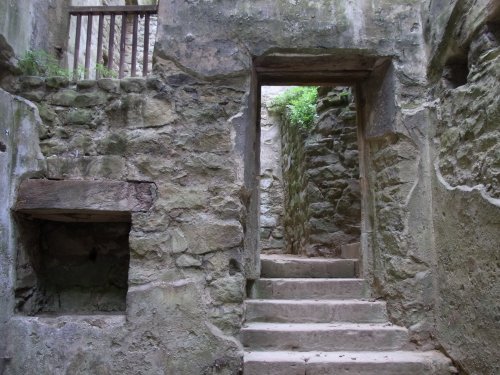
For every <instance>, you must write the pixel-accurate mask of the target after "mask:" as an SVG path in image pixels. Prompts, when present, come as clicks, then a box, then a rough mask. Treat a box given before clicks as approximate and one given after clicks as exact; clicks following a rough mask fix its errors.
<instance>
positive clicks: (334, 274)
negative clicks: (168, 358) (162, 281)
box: [241, 255, 453, 375]
mask: <svg viewBox="0 0 500 375" xmlns="http://www.w3.org/2000/svg"><path fill="white" fill-rule="evenodd" d="M261 266H262V271H261V279H259V280H257V281H255V283H254V285H253V286H252V288H251V291H250V295H249V297H250V299H248V300H247V301H246V321H245V325H244V327H243V328H242V331H241V340H242V343H243V345H244V346H245V350H246V351H245V356H244V371H243V374H244V375H327V374H335V375H337V374H339V375H340V374H349V375H368V374H371V375H374V374H377V375H382V374H387V375H389V374H390V375H396V374H397V375H403V374H407V375H419V374H439V375H444V374H448V375H449V374H451V373H453V372H452V370H453V368H452V364H451V361H450V360H449V359H448V358H447V357H445V356H444V355H442V354H441V353H439V352H436V351H431V352H418V351H415V350H412V347H411V345H410V343H409V340H408V332H407V330H406V328H404V327H398V326H394V325H392V324H391V323H389V322H388V319H387V311H386V305H385V302H381V301H370V300H368V296H369V290H368V286H367V285H366V283H365V281H364V280H362V279H358V278H356V268H357V260H355V259H327V258H322V259H319V258H299V257H292V256H283V255H262V256H261Z"/></svg>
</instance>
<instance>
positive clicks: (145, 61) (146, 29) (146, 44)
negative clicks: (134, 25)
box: [142, 13, 149, 76]
mask: <svg viewBox="0 0 500 375" xmlns="http://www.w3.org/2000/svg"><path fill="white" fill-rule="evenodd" d="M148 59H149V13H146V17H145V18H144V55H143V59H142V75H143V76H147V75H148V69H149V67H148V64H149V62H148Z"/></svg>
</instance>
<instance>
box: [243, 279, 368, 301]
mask: <svg viewBox="0 0 500 375" xmlns="http://www.w3.org/2000/svg"><path fill="white" fill-rule="evenodd" d="M368 296H369V289H368V286H367V285H366V282H365V280H363V279H320V278H314V279H312V278H307V279H300V278H290V279H283V278H282V279H259V280H256V281H255V282H254V284H253V286H252V289H251V291H250V298H261V299H350V298H358V299H361V298H367V297H368Z"/></svg>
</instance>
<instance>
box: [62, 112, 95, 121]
mask: <svg viewBox="0 0 500 375" xmlns="http://www.w3.org/2000/svg"><path fill="white" fill-rule="evenodd" d="M93 114H94V111H92V110H89V109H74V110H71V111H69V112H68V115H67V116H66V121H67V123H68V124H71V125H90V123H91V122H92V117H93Z"/></svg>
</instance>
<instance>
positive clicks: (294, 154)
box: [259, 86, 361, 259]
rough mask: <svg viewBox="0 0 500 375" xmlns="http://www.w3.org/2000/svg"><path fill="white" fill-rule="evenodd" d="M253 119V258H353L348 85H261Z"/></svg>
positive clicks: (357, 204) (353, 159)
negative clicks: (256, 242) (256, 240)
mask: <svg viewBox="0 0 500 375" xmlns="http://www.w3.org/2000/svg"><path fill="white" fill-rule="evenodd" d="M260 116H261V117H260V129H261V132H260V184H259V188H260V231H259V236H260V253H261V254H287V255H290V254H293V255H298V256H306V257H328V258H348V259H353V258H358V257H359V248H360V233H361V192H360V183H359V151H358V139H357V134H358V132H357V121H356V104H355V95H354V90H353V88H351V87H349V86H333V87H332V86H291V87H289V86H262V87H261V114H260Z"/></svg>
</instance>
